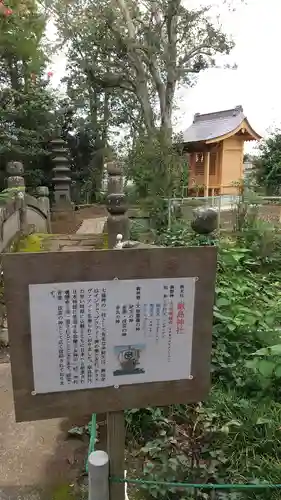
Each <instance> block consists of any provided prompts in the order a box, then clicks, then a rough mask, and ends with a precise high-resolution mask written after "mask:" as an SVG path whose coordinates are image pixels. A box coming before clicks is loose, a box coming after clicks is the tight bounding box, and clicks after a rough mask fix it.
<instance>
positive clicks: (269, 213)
mask: <svg viewBox="0 0 281 500" xmlns="http://www.w3.org/2000/svg"><path fill="white" fill-rule="evenodd" d="M167 202H168V227H169V228H171V226H172V224H173V222H174V221H175V220H177V219H178V218H179V217H180V218H181V219H183V220H184V221H186V222H190V221H192V220H193V219H194V210H195V209H198V208H213V209H214V210H216V211H217V213H218V228H220V227H224V228H226V229H230V228H232V229H233V227H234V225H235V221H236V218H237V213H238V208H239V205H240V206H241V203H242V202H245V203H246V204H247V205H248V207H253V208H255V210H256V213H257V216H258V218H260V219H262V220H266V221H268V222H272V223H274V224H280V223H281V196H258V195H256V194H255V193H253V192H251V191H249V192H248V193H244V194H243V197H242V196H239V195H221V196H202V197H188V198H170V199H168V200H167Z"/></svg>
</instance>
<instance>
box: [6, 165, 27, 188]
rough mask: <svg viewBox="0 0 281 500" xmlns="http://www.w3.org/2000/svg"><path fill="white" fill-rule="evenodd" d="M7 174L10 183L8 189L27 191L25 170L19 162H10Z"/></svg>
mask: <svg viewBox="0 0 281 500" xmlns="http://www.w3.org/2000/svg"><path fill="white" fill-rule="evenodd" d="M6 170H7V174H8V181H7V186H8V189H13V188H15V189H17V190H18V191H22V192H24V191H25V182H24V178H23V173H24V168H23V164H22V163H20V162H19V161H10V162H9V163H8V164H7V169H6Z"/></svg>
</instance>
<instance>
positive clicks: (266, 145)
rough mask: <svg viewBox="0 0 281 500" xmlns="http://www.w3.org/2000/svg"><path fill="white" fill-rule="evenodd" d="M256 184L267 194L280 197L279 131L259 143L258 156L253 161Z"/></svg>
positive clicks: (280, 140) (280, 148) (280, 134)
mask: <svg viewBox="0 0 281 500" xmlns="http://www.w3.org/2000/svg"><path fill="white" fill-rule="evenodd" d="M253 163H254V166H255V175H256V180H257V182H258V184H259V185H260V186H261V187H264V188H265V190H266V191H267V193H268V194H271V195H280V192H281V131H279V130H276V131H275V132H274V133H273V134H272V135H271V136H270V137H268V138H267V139H264V140H263V141H261V143H260V144H259V146H258V156H257V157H256V158H255V159H254V161H253Z"/></svg>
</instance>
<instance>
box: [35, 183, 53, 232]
mask: <svg viewBox="0 0 281 500" xmlns="http://www.w3.org/2000/svg"><path fill="white" fill-rule="evenodd" d="M36 191H37V200H38V203H39V206H40V208H41V210H42V212H44V213H45V214H46V215H47V228H48V233H50V232H51V214H50V199H49V189H48V188H47V187H46V186H39V187H38V188H37V190H36Z"/></svg>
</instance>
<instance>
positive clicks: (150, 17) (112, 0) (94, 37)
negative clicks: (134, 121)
mask: <svg viewBox="0 0 281 500" xmlns="http://www.w3.org/2000/svg"><path fill="white" fill-rule="evenodd" d="M52 6H53V8H54V9H55V11H56V14H57V25H58V28H59V31H60V33H61V35H62V36H63V37H64V40H67V41H68V42H69V43H70V45H71V47H72V49H74V50H75V51H76V52H77V54H79V58H80V64H81V67H82V68H83V70H84V72H85V74H86V75H87V77H88V80H89V83H90V85H91V87H92V88H93V89H97V88H99V89H103V91H109V92H111V91H112V90H113V89H114V90H116V89H119V90H120V91H121V92H122V94H121V95H122V96H123V102H124V103H126V99H127V95H128V93H129V94H131V95H132V96H133V97H134V103H135V108H136V109H137V108H140V111H141V118H142V121H143V123H144V126H145V129H146V131H147V132H154V131H155V130H159V128H160V129H161V130H162V131H163V132H164V133H165V135H167V137H171V133H172V111H173V104H174V97H175V91H176V86H177V85H178V84H189V85H191V84H192V83H193V82H194V77H195V76H196V75H197V74H198V73H199V72H200V71H201V70H203V69H205V68H207V67H209V66H212V65H214V64H215V56H216V54H218V53H221V54H225V53H229V51H230V49H231V48H232V46H233V45H232V42H231V41H230V40H229V39H228V38H227V36H226V35H225V33H223V31H222V29H221V27H220V26H219V25H215V22H213V21H212V20H211V18H210V16H209V7H206V8H197V9H189V8H188V7H186V6H184V5H183V4H182V2H181V0H158V1H157V2H156V1H155V0H101V1H99V2H96V1H95V0H72V1H71V2H64V1H63V0H55V1H54V2H52Z"/></svg>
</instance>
